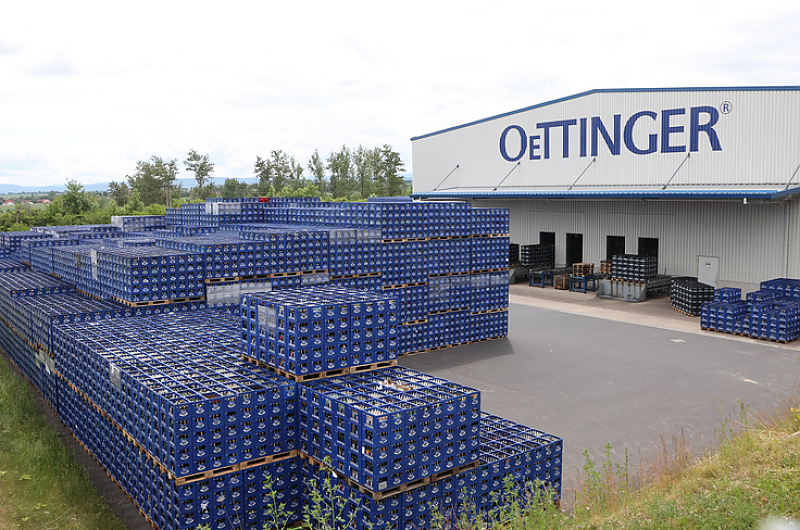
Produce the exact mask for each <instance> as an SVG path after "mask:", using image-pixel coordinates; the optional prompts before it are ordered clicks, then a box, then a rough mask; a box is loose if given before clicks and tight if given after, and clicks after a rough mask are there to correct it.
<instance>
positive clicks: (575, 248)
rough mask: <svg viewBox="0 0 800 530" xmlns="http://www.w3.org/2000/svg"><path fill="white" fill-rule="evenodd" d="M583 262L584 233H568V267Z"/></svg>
mask: <svg viewBox="0 0 800 530" xmlns="http://www.w3.org/2000/svg"><path fill="white" fill-rule="evenodd" d="M573 263H583V234H567V267H569V266H570V265H572V264H573Z"/></svg>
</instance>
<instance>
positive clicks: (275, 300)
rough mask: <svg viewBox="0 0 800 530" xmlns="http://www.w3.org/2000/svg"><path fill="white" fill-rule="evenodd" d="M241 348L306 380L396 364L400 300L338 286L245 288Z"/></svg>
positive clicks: (287, 374)
mask: <svg viewBox="0 0 800 530" xmlns="http://www.w3.org/2000/svg"><path fill="white" fill-rule="evenodd" d="M241 325H242V354H243V355H244V356H245V358H246V359H248V360H249V361H251V362H254V363H257V364H259V365H263V366H268V367H271V368H272V369H273V370H275V371H276V372H277V373H279V374H281V375H283V376H285V377H289V378H292V379H295V380H297V381H303V380H306V379H309V378H318V377H320V376H321V375H328V376H329V375H332V374H346V373H348V372H349V371H350V369H351V367H352V368H353V369H359V370H360V369H365V368H375V367H378V366H389V365H391V364H395V363H396V362H397V361H396V359H397V356H398V348H399V343H398V339H399V337H398V316H397V300H396V299H395V298H393V297H392V296H391V295H388V294H385V295H384V294H379V293H369V292H365V291H352V290H347V289H342V288H337V287H323V286H317V287H313V288H301V289H289V290H284V291H273V292H269V293H256V294H246V295H243V296H242V302H241Z"/></svg>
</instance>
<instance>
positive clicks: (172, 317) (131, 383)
mask: <svg viewBox="0 0 800 530" xmlns="http://www.w3.org/2000/svg"><path fill="white" fill-rule="evenodd" d="M237 327H238V319H236V317H235V316H232V315H228V316H225V315H221V314H219V313H217V312H214V311H213V310H206V312H194V313H172V314H169V315H164V316H161V317H159V318H153V317H149V318H139V319H123V320H119V321H115V322H113V323H110V322H101V323H94V324H91V325H90V324H69V325H63V326H59V327H58V328H56V329H57V331H56V334H55V338H54V349H55V352H54V353H55V359H56V369H57V370H58V372H59V373H60V374H61V375H62V376H63V377H64V379H66V380H67V381H69V382H70V383H72V384H73V385H74V386H75V387H76V388H77V389H78V390H79V391H80V392H82V394H83V395H84V396H85V397H86V399H87V400H88V402H91V403H93V404H94V405H96V406H98V407H99V408H100V409H101V410H102V411H103V412H104V413H105V414H107V415H108V417H109V419H110V421H111V422H112V423H113V424H114V425H115V426H116V427H117V428H119V429H122V430H124V431H125V432H126V433H128V434H129V435H130V436H131V437H132V438H133V439H134V440H135V441H136V442H137V443H138V444H139V445H140V446H141V447H143V448H145V449H146V450H147V451H148V452H149V453H150V454H151V455H152V456H153V458H155V459H156V460H157V461H158V462H159V463H160V464H161V465H163V466H164V467H165V468H166V469H167V472H168V474H169V475H171V476H172V477H186V476H190V475H196V474H203V473H204V472H206V471H209V470H218V469H223V468H230V467H231V466H233V465H235V464H239V463H242V462H249V461H252V460H255V459H260V458H264V457H268V456H273V455H276V454H281V453H288V452H291V451H293V450H294V449H296V443H297V442H296V423H297V415H296V407H297V396H296V386H295V383H293V382H291V381H288V380H286V379H283V378H281V377H278V376H276V375H274V374H272V373H270V372H268V371H266V370H263V369H260V368H257V367H255V366H252V365H250V364H248V363H245V362H243V361H240V360H238V359H237V358H236V357H234V356H233V355H232V350H231V347H232V346H233V347H235V349H236V350H238V344H236V341H235V340H230V337H231V335H232V334H233V330H234V329H235V328H237ZM215 334H216V335H221V336H222V337H221V338H220V337H215ZM145 337H147V342H144V341H143V339H144V338H145ZM153 337H159V338H158V339H154V338H153ZM210 340H214V342H213V343H209V341H210Z"/></svg>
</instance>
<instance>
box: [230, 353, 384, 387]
mask: <svg viewBox="0 0 800 530" xmlns="http://www.w3.org/2000/svg"><path fill="white" fill-rule="evenodd" d="M242 360H244V361H247V362H249V363H251V364H254V365H256V366H259V367H261V368H265V369H267V370H269V371H270V372H272V373H274V374H277V375H279V376H281V377H285V378H286V379H290V380H292V381H294V382H295V383H304V382H307V381H315V380H317V379H326V378H328V377H338V376H340V375H348V374H355V373H361V372H368V371H371V370H378V369H380V368H388V367H389V366H395V365H396V364H397V359H391V360H389V361H380V362H376V363H369V364H361V365H358V366H345V367H342V368H335V369H333V370H324V371H322V372H314V373H311V374H293V373H291V372H287V371H286V370H282V369H280V368H276V367H274V366H272V365H269V364H267V363H265V362H264V361H261V360H259V359H254V358H253V357H250V356H249V355H244V354H242Z"/></svg>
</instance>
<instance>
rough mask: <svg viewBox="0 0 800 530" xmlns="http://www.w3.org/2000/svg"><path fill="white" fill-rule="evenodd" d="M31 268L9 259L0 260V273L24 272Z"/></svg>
mask: <svg viewBox="0 0 800 530" xmlns="http://www.w3.org/2000/svg"><path fill="white" fill-rule="evenodd" d="M29 270H31V267H30V266H28V265H25V264H24V263H22V262H20V261H18V260H15V259H10V258H0V272H25V271H29Z"/></svg>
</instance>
